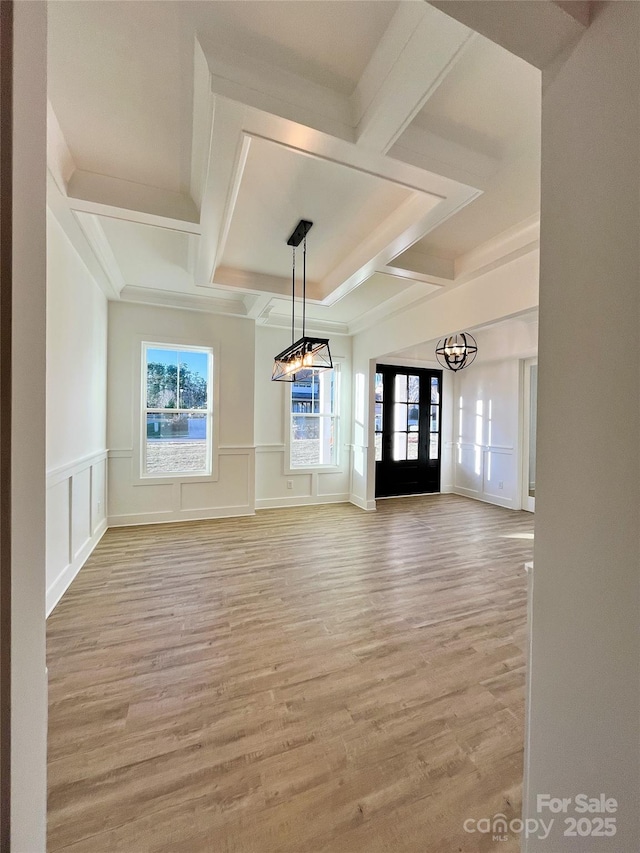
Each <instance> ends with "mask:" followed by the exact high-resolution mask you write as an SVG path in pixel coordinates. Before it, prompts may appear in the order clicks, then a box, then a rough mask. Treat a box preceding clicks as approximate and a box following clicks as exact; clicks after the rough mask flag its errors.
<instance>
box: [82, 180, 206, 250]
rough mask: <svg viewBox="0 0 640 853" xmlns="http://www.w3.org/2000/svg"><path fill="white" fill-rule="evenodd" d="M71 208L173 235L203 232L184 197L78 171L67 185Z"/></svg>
mask: <svg viewBox="0 0 640 853" xmlns="http://www.w3.org/2000/svg"><path fill="white" fill-rule="evenodd" d="M67 193H68V197H69V206H70V207H71V208H72V209H73V210H81V211H83V212H85V213H97V214H100V215H103V216H110V217H112V218H115V219H125V220H127V221H129V222H140V223H142V224H144V225H156V226H158V227H159V228H170V229H171V230H173V231H186V232H187V233H190V234H197V233H199V232H200V226H199V223H198V211H197V210H196V207H195V205H194V203H193V201H192V199H191V198H190V197H189V196H187V195H184V194H183V193H176V192H171V191H170V190H164V189H160V188H159V187H149V186H146V185H145V184H137V183H134V182H133V181H123V180H121V179H120V178H111V177H108V176H106V175H97V174H95V173H93V172H85V171H82V170H80V169H76V170H75V172H74V173H73V175H72V176H71V179H70V180H69V182H68V185H67Z"/></svg>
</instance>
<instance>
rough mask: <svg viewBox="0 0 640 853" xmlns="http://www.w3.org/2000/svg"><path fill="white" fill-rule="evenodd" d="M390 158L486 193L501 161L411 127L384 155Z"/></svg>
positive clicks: (422, 129) (429, 132) (413, 125)
mask: <svg viewBox="0 0 640 853" xmlns="http://www.w3.org/2000/svg"><path fill="white" fill-rule="evenodd" d="M387 153H388V154H389V156H390V157H393V158H395V159H397V160H402V161H404V162H405V163H411V164H412V165H413V166H416V167H417V168H419V169H426V170H428V171H430V172H436V173H437V174H439V175H444V176H446V177H447V178H451V179H452V180H454V181H461V182H462V183H465V184H471V185H472V186H474V187H477V188H478V189H482V190H484V189H486V188H487V187H488V186H489V184H490V183H491V179H492V177H493V176H494V175H495V174H496V172H497V171H498V169H499V168H500V160H498V159H497V158H496V157H489V156H488V155H486V154H482V153H480V152H479V151H474V150H473V149H471V148H467V147H466V146H463V145H459V144H458V143H457V142H452V141H451V140H449V139H444V138H443V137H442V136H439V135H438V134H436V133H433V132H432V131H430V130H426V129H424V128H421V127H417V126H416V124H415V123H414V124H412V125H411V127H408V128H407V129H406V130H405V132H404V133H403V134H402V138H401V139H399V140H398V142H396V143H395V144H394V145H392V146H391V148H390V149H389V151H388V152H387Z"/></svg>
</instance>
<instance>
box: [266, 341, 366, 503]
mask: <svg viewBox="0 0 640 853" xmlns="http://www.w3.org/2000/svg"><path fill="white" fill-rule="evenodd" d="M290 343H291V333H290V332H289V331H287V330H285V329H270V328H267V327H266V326H257V327H256V356H255V377H256V387H255V434H256V508H258V509H266V508H268V507H276V506H297V505H300V504H314V503H336V502H339V501H348V500H349V492H350V485H349V481H350V468H351V384H352V383H351V338H349V337H345V336H341V335H334V336H333V337H332V338H331V339H330V342H329V346H330V349H331V355H332V357H333V358H334V360H335V361H336V363H338V364H339V365H340V391H341V393H340V427H339V429H340V451H339V452H340V456H339V466H338V468H339V470H337V471H331V472H323V471H321V470H315V471H311V470H306V471H295V472H293V471H288V470H287V468H288V466H287V462H288V460H287V458H286V454H287V448H286V432H287V430H288V419H287V414H286V412H287V408H286V406H287V401H288V400H289V399H290V398H289V393H290V391H289V389H290V385H289V383H286V382H272V381H271V370H272V368H273V357H274V355H275V354H276V353H278V352H281V350H283V349H284V348H285V347H286V346H287V345H288V344H290ZM287 481H291V483H292V486H293V488H292V489H288V488H287Z"/></svg>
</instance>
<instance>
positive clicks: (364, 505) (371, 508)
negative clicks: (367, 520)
mask: <svg viewBox="0 0 640 853" xmlns="http://www.w3.org/2000/svg"><path fill="white" fill-rule="evenodd" d="M349 503H352V504H353V505H354V506H357V507H359V509H363V510H365V512H375V510H376V502H375V500H373V501H366V500H365V499H364V498H361V497H358V495H349Z"/></svg>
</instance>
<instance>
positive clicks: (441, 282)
mask: <svg viewBox="0 0 640 853" xmlns="http://www.w3.org/2000/svg"><path fill="white" fill-rule="evenodd" d="M379 272H385V273H387V274H389V275H395V276H398V277H400V278H406V279H411V280H413V281H422V282H425V283H428V284H435V285H438V286H439V287H443V286H445V285H447V284H449V283H451V282H452V281H453V279H454V274H455V271H454V262H453V261H452V260H448V259H447V258H437V257H435V256H434V255H427V254H425V253H424V252H418V251H416V250H415V249H409V250H408V251H406V252H403V253H402V254H401V255H399V256H398V257H396V258H394V259H393V260H391V261H390V262H389V263H388V264H387V265H386V266H385V267H384V268H383V269H381V270H379Z"/></svg>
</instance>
